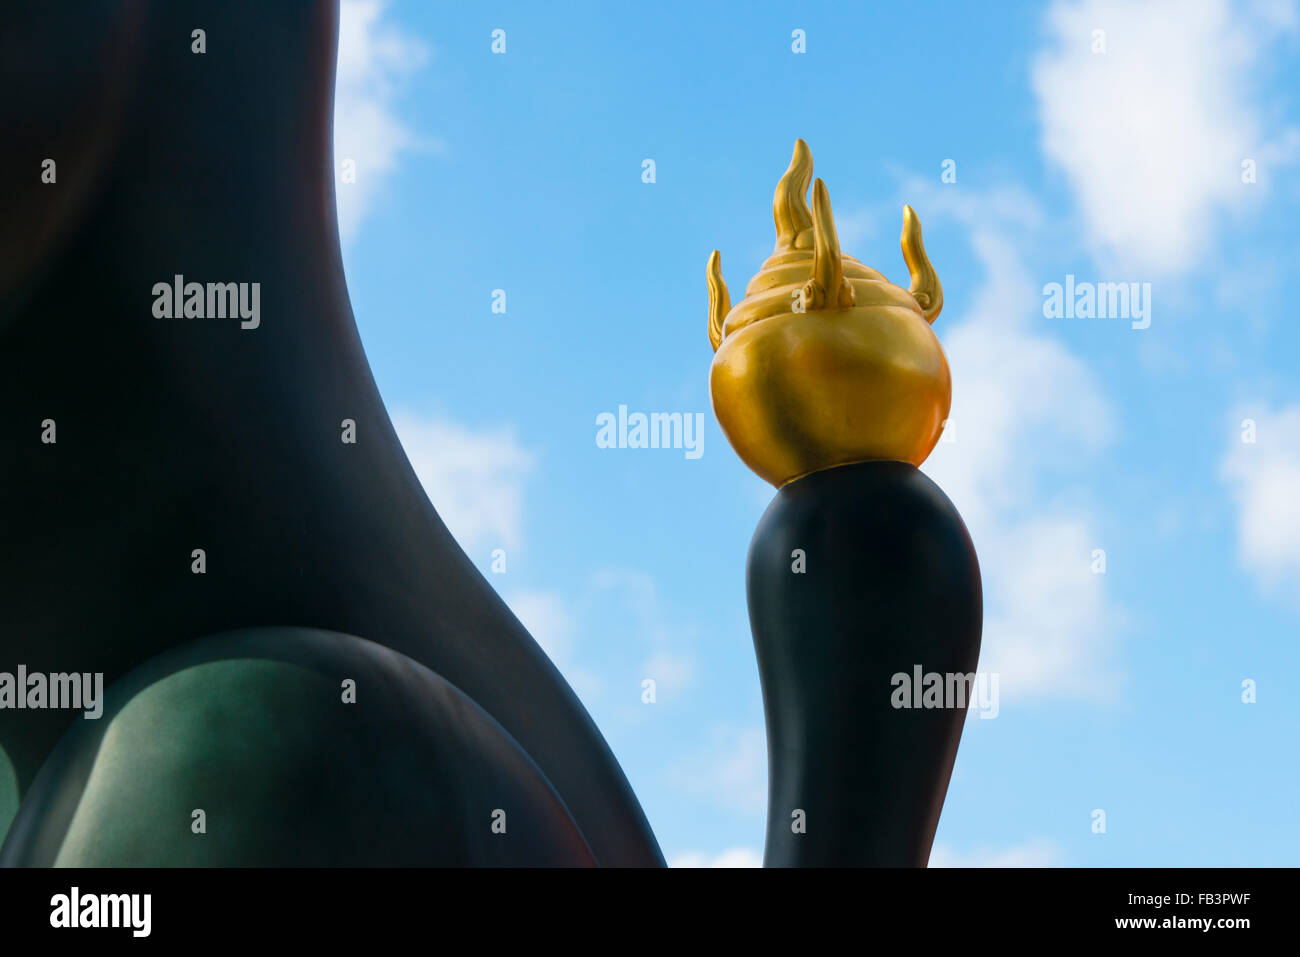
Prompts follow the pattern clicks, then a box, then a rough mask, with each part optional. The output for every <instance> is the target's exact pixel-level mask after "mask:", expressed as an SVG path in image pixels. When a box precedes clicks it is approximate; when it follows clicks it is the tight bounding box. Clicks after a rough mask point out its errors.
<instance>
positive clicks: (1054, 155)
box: [1033, 0, 1296, 273]
mask: <svg viewBox="0 0 1300 957" xmlns="http://www.w3.org/2000/svg"><path fill="white" fill-rule="evenodd" d="M1046 26H1047V32H1048V35H1049V37H1050V43H1049V47H1048V48H1047V49H1045V50H1043V51H1042V52H1041V53H1040V54H1039V56H1038V58H1037V59H1036V61H1035V64H1034V70H1033V87H1034V91H1035V93H1036V94H1037V97H1038V112H1039V119H1040V123H1041V125H1042V148H1043V151H1044V153H1045V154H1046V156H1047V157H1048V158H1049V159H1050V160H1052V161H1054V162H1055V163H1057V164H1058V165H1059V166H1060V167H1061V168H1062V169H1063V170H1064V171H1065V174H1066V176H1067V178H1068V180H1069V182H1070V184H1071V186H1072V187H1073V189H1074V192H1075V195H1076V199H1077V202H1078V206H1079V209H1080V212H1081V214H1082V218H1083V223H1084V229H1085V233H1086V238H1087V240H1088V241H1089V244H1090V245H1091V246H1092V248H1093V250H1094V252H1095V253H1096V254H1097V255H1098V256H1099V258H1100V259H1102V260H1103V261H1108V260H1109V261H1110V262H1108V264H1107V268H1115V266H1116V264H1115V262H1114V261H1115V260H1118V265H1119V267H1120V268H1134V269H1138V270H1149V271H1151V272H1154V273H1172V272H1177V271H1181V270H1186V269H1189V268H1191V267H1192V266H1193V265H1195V263H1196V262H1197V260H1198V259H1199V258H1200V257H1201V256H1202V255H1203V254H1204V253H1205V252H1206V251H1207V249H1209V248H1210V247H1211V244H1212V241H1213V233H1214V227H1215V224H1216V219H1217V217H1218V215H1219V214H1220V213H1222V212H1224V211H1226V210H1229V209H1232V208H1234V207H1238V206H1240V204H1241V203H1242V201H1243V198H1253V197H1251V196H1247V194H1244V193H1243V190H1245V189H1252V190H1255V191H1259V190H1261V189H1262V188H1263V186H1264V185H1265V184H1266V180H1267V177H1268V173H1269V170H1268V167H1269V166H1270V165H1271V164H1278V165H1280V164H1283V163H1285V162H1288V161H1290V159H1291V158H1293V157H1294V151H1295V142H1296V141H1295V138H1294V131H1278V132H1276V133H1273V134H1272V135H1274V136H1276V137H1277V138H1276V139H1275V140H1273V141H1268V140H1267V139H1265V136H1266V135H1268V134H1266V133H1265V132H1264V131H1265V130H1268V129H1269V127H1270V122H1269V121H1271V119H1272V115H1271V114H1270V113H1268V112H1267V111H1266V109H1265V107H1264V105H1262V104H1260V103H1258V102H1257V101H1256V99H1255V96H1254V95H1253V80H1254V74H1255V70H1256V69H1257V66H1256V64H1257V62H1258V61H1259V60H1260V59H1262V57H1263V55H1264V54H1265V53H1266V52H1267V45H1268V44H1269V43H1270V41H1271V38H1272V37H1273V36H1275V35H1276V34H1277V33H1279V32H1282V31H1287V30H1291V29H1294V28H1295V9H1294V6H1293V5H1292V4H1253V5H1238V6H1236V7H1232V6H1230V5H1229V4H1228V3H1226V2H1223V0H1198V2H1195V3H1187V2H1185V0H1142V2H1133V0H1086V2H1082V3H1065V2H1057V3H1055V4H1054V5H1053V6H1052V8H1051V10H1050V11H1049V13H1048V14H1047V18H1046ZM1094 30H1103V31H1105V52H1104V53H1094V52H1093V50H1092V46H1093V43H1094V36H1093V31H1094ZM1288 154H1289V155H1288ZM1246 158H1253V159H1255V160H1256V161H1257V162H1258V163H1259V164H1260V172H1259V176H1260V180H1259V183H1258V184H1256V185H1255V186H1251V187H1246V186H1244V185H1243V184H1242V182H1241V178H1240V174H1241V163H1242V161H1243V160H1244V159H1246Z"/></svg>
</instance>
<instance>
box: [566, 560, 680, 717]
mask: <svg viewBox="0 0 1300 957" xmlns="http://www.w3.org/2000/svg"><path fill="white" fill-rule="evenodd" d="M591 587H592V588H593V589H594V590H595V591H596V592H606V593H610V594H612V595H614V596H615V597H616V598H617V599H618V600H619V601H620V603H621V606H622V607H621V611H622V613H623V616H624V618H625V619H626V622H625V624H624V625H623V629H624V634H625V635H626V636H627V637H628V639H629V640H630V639H631V638H632V637H636V638H637V639H639V640H640V641H642V642H644V643H645V644H646V645H648V646H649V648H650V649H651V650H650V654H649V656H648V657H647V658H646V659H645V660H644V661H643V662H642V663H641V670H640V674H639V675H638V682H639V681H640V680H641V679H642V678H653V679H654V681H655V700H656V702H657V703H659V704H667V703H669V702H671V701H672V700H673V699H674V698H676V697H677V696H678V695H680V694H681V693H682V692H683V691H685V690H686V689H687V688H689V687H690V686H691V684H692V683H693V682H694V681H695V671H696V659H695V656H694V655H693V654H692V653H690V652H689V651H686V650H683V648H682V647H681V646H682V644H683V642H684V641H689V640H690V639H691V638H693V637H694V632H695V629H694V628H691V627H689V626H684V625H681V624H678V623H675V622H673V621H671V620H670V616H669V615H668V614H667V613H666V608H667V606H666V604H665V602H664V601H663V599H662V598H661V597H660V594H659V586H658V585H657V584H656V582H655V579H654V578H653V577H652V576H650V575H647V574H646V573H645V572H641V571H637V570H635V569H626V568H602V569H599V570H598V571H596V572H595V574H593V575H592V577H591Z"/></svg>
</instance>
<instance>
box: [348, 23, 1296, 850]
mask: <svg viewBox="0 0 1300 957" xmlns="http://www.w3.org/2000/svg"><path fill="white" fill-rule="evenodd" d="M343 7H344V14H343V25H342V37H341V44H340V46H341V50H340V71H339V89H338V98H337V107H336V127H337V129H336V163H342V161H343V160H345V159H351V160H353V161H354V162H355V167H356V181H355V182H340V183H339V185H338V192H339V203H340V219H341V226H342V231H343V234H344V237H345V239H344V248H345V263H346V267H347V273H348V282H349V288H350V290H351V295H352V302H353V306H354V309H355V312H356V315H357V322H358V325H359V327H360V329H361V334H362V337H363V339H364V342H365V346H366V350H367V353H368V355H369V357H370V362H371V365H372V367H373V369H374V372H375V376H376V379H377V380H378V383H379V387H380V390H381V392H382V393H383V396H384V399H385V402H386V403H387V405H388V407H389V410H390V412H391V413H392V414H393V416H394V419H395V421H396V422H397V424H398V428H399V432H400V433H401V435H402V437H403V441H404V444H405V445H406V447H407V451H408V454H409V455H410V457H411V459H412V462H413V463H414V465H415V466H416V469H417V471H418V472H419V474H420V476H421V479H422V481H423V482H424V484H425V487H426V488H427V489H428V490H429V493H430V497H431V499H432V500H433V503H434V505H435V506H437V507H438V509H439V511H440V512H441V514H442V515H443V517H444V519H445V520H446V521H447V523H448V525H449V526H450V527H451V529H452V531H453V532H454V533H455V534H456V535H457V538H458V539H459V540H460V541H461V543H462V545H463V546H464V547H465V548H466V550H467V552H468V553H469V554H470V555H471V556H472V557H473V558H474V560H475V561H476V562H477V563H478V565H479V567H480V568H482V569H483V571H484V573H485V574H486V575H487V577H488V578H489V580H490V581H491V582H492V583H493V585H494V586H495V587H496V588H497V589H498V591H499V592H500V593H501V594H502V595H503V596H504V597H505V598H506V600H507V601H508V602H510V604H511V606H512V607H513V608H514V609H515V610H516V613H517V614H519V616H520V617H521V618H522V620H523V621H524V622H525V623H526V624H527V625H528V626H529V627H530V629H532V631H533V633H534V635H535V636H536V637H537V638H538V639H539V641H541V643H542V644H543V646H544V647H545V648H546V649H547V651H548V653H549V654H551V656H552V658H553V659H554V660H555V661H556V663H557V664H558V665H559V667H560V668H561V670H562V671H563V672H564V673H565V675H566V676H567V677H568V678H569V680H570V682H571V683H572V684H573V685H574V687H575V689H576V690H577V691H578V693H579V694H580V695H581V697H582V699H583V701H584V702H585V703H586V705H587V707H588V709H589V710H590V712H591V714H592V716H593V717H594V718H595V720H596V722H597V723H598V724H599V726H600V727H601V729H602V730H603V732H604V733H605V736H606V738H607V739H608V740H609V742H610V744H611V746H612V747H613V748H614V751H615V753H616V754H617V756H618V758H619V760H620V762H621V763H622V765H623V768H624V770H625V771H626V773H627V775H628V777H629V779H630V780H631V782H632V785H633V787H634V789H635V790H636V792H637V794H638V795H639V796H640V798H641V801H642V804H643V806H644V807H645V810H646V813H647V815H648V816H649V818H650V822H651V824H652V826H653V827H654V829H655V832H656V834H657V835H658V837H659V840H660V842H661V844H662V846H663V849H664V852H665V854H666V855H667V856H668V858H669V860H670V861H671V862H674V863H679V864H688V863H693V864H710V863H712V864H745V863H753V862H754V861H756V860H757V858H758V856H759V855H760V854H761V850H762V845H763V832H764V804H765V799H766V754H765V744H764V735H763V715H762V701H761V696H760V691H759V684H758V674H757V669H756V666H755V663H754V655H753V650H752V646H751V643H750V638H749V631H748V621H747V616H746V611H745V595H744V567H745V553H746V549H747V547H748V544H749V539H750V536H751V535H752V533H753V530H754V527H755V525H756V523H757V521H758V518H759V516H760V515H761V513H762V510H763V509H764V507H765V506H766V504H767V502H768V501H769V500H770V498H771V496H772V490H771V489H770V487H768V486H766V485H765V484H764V483H763V482H761V481H760V480H759V479H757V478H756V477H754V476H753V475H752V474H751V473H750V472H748V470H747V469H746V468H745V467H744V466H743V465H742V464H741V463H740V461H739V460H738V459H737V458H736V456H735V455H734V453H733V452H732V451H731V450H730V448H729V447H728V446H727V444H726V442H725V440H724V439H723V437H722V435H721V433H720V432H719V431H718V428H717V424H716V421H715V420H714V418H713V415H712V412H711V409H710V405H709V396H708V369H709V363H710V361H711V358H712V352H711V349H710V348H709V344H708V337H707V331H706V326H707V314H706V304H707V295H706V289H705V282H704V267H705V263H706V260H707V258H708V255H709V253H710V251H711V250H713V249H714V248H717V249H720V250H721V251H722V265H723V271H724V274H725V276H726V278H727V281H728V283H729V284H730V286H731V288H732V290H733V294H734V295H735V296H736V297H737V299H738V298H739V294H740V290H741V289H743V286H744V284H745V282H747V281H748V279H749V277H750V276H751V275H752V274H753V273H754V272H755V271H756V269H757V267H758V265H759V263H760V262H761V261H762V260H763V258H765V257H766V255H767V254H768V253H769V252H770V251H771V247H772V244H773V242H774V238H775V235H774V231H773V225H772V219H771V196H772V190H773V188H774V187H775V185H776V181H777V179H778V178H779V176H780V174H781V173H782V172H783V171H784V169H785V167H786V164H787V163H788V161H789V158H790V151H791V148H792V146H793V143H794V140H795V138H796V137H804V138H805V139H806V140H807V141H808V143H809V144H810V146H811V147H812V152H813V157H814V161H815V172H816V175H818V176H821V177H822V178H824V179H825V181H826V183H827V186H828V187H829V190H830V195H831V199H832V202H833V204H834V209H835V217H836V223H837V225H838V227H839V232H840V240H841V244H842V246H843V248H844V250H845V252H847V253H850V254H852V255H854V256H856V257H857V258H859V259H861V260H863V261H864V262H866V263H867V264H869V265H871V266H874V267H875V268H877V269H879V270H881V271H882V272H884V273H885V274H886V276H888V277H889V278H890V279H892V280H893V281H895V282H898V283H900V284H902V285H904V286H905V285H906V284H907V282H906V280H907V277H906V270H905V268H904V266H903V262H902V257H901V254H900V252H899V248H898V235H899V231H900V229H901V225H902V205H903V203H905V202H906V203H910V204H911V205H912V206H913V207H914V208H915V209H916V211H917V213H918V214H919V216H920V218H921V220H922V222H923V223H924V226H925V237H926V246H927V249H928V251H929V254H930V257H931V259H932V260H933V262H934V263H935V266H936V268H937V270H938V272H939V275H940V278H941V279H942V281H943V284H944V291H945V299H946V304H945V307H944V312H943V314H942V316H941V317H940V318H939V319H938V320H937V322H936V323H935V331H936V333H938V335H939V338H940V340H941V342H942V343H943V345H944V349H945V351H946V352H947V355H948V359H949V363H950V365H951V367H952V371H953V407H952V415H951V421H952V425H953V428H952V429H951V434H950V435H949V436H946V437H945V440H944V441H942V442H941V443H940V445H939V446H938V448H937V449H936V451H935V453H934V454H933V455H932V456H931V458H930V460H929V461H928V462H927V463H926V465H925V466H924V469H925V471H926V472H927V473H929V474H930V475H931V476H932V477H933V478H934V479H935V480H936V481H938V482H939V483H940V485H941V486H942V487H943V488H944V489H945V491H946V492H947V493H948V494H949V496H950V497H951V498H952V499H953V501H954V502H955V503H956V505H957V506H958V508H959V509H960V510H961V512H962V514H963V516H964V517H965V518H966V520H967V524H968V526H969V527H970V530H971V533H972V536H973V538H974V540H975V544H976V547H977V550H978V551H979V554H980V559H981V565H982V569H983V576H984V583H985V603H986V611H985V629H984V646H983V653H982V656H981V669H982V670H987V671H995V672H997V673H998V674H999V675H1000V682H999V688H1000V696H1001V701H1000V708H999V713H998V716H997V717H996V718H995V719H992V720H984V719H980V718H978V717H975V718H972V719H971V720H970V721H969V722H968V724H967V726H966V731H965V735H964V738H963V742H962V747H961V751H960V753H959V755H958V758H957V767H956V771H955V773H954V777H953V782H952V786H951V789H950V791H949V794H948V800H947V804H946V806H945V808H944V813H943V818H942V821H941V823H940V826H939V833H938V836H937V840H936V849H935V853H934V858H933V863H935V864H957V865H960V864H984V863H996V864H1066V865H1085V866H1086V865H1195V864H1206V865H1294V864H1295V863H1296V862H1297V857H1298V856H1300V854H1298V852H1300V822H1297V820H1296V818H1295V815H1294V814H1293V813H1292V809H1293V803H1294V799H1295V797H1296V794H1297V785H1300V773H1298V772H1297V769H1296V757H1295V754H1296V751H1295V741H1296V740H1297V737H1298V736H1300V716H1298V714H1300V713H1298V711H1297V708H1296V707H1295V705H1296V701H1297V691H1300V655H1298V654H1297V651H1296V640H1295V639H1296V634H1297V629H1298V628H1300V598H1298V597H1297V596H1298V595H1300V587H1298V586H1300V497H1298V496H1297V494H1296V489H1297V488H1298V487H1300V375H1297V372H1298V370H1300V360H1298V359H1297V357H1298V356H1300V331H1298V330H1297V322H1296V316H1295V312H1296V308H1295V305H1294V304H1295V303H1296V302H1298V301H1300V279H1298V278H1297V276H1296V274H1295V268H1294V267H1295V265H1296V263H1297V262H1300V232H1298V231H1297V227H1296V222H1297V217H1298V215H1300V185H1298V183H1300V179H1298V174H1300V103H1298V102H1297V99H1298V97H1300V59H1298V58H1297V53H1298V52H1300V11H1297V7H1296V4H1295V3H1269V2H1258V3H1244V2H1243V3H1236V4H1227V3H1218V2H1210V0H1205V2H1200V0H1198V2H1192V3H1177V2H1153V0H1141V2H1135V3H1123V4H1121V3H1110V2H1101V0H1089V2H1082V3H1074V2H1069V3H1066V2H1057V3H1050V4H1027V3H1026V4H1013V3H1007V4H1000V5H998V6H997V9H996V12H991V11H990V9H989V8H987V7H983V6H979V5H970V4H959V3H933V4H887V5H881V4H873V5H870V6H868V5H860V6H859V5H831V4H816V3H798V4H795V3H744V4H740V3H734V4H721V3H717V4H714V3H710V4H699V3H677V2H669V3H662V4H649V5H639V6H633V5H626V4H575V3H559V4H547V5H537V4H475V5H472V7H471V6H467V5H457V4H443V3H437V4H426V3H416V2H391V3H382V2H379V0H344V4H343ZM497 29H500V30H503V31H505V53H504V54H494V53H493V52H492V50H491V45H492V32H493V31H494V30H497ZM796 29H798V30H803V31H804V34H805V36H806V52H804V53H795V52H793V50H792V42H793V41H792V32H793V31H794V30H796ZM1096 31H1101V33H1100V34H1098V33H1097V32H1096ZM646 159H652V160H653V161H654V164H655V178H654V182H653V183H647V182H644V181H643V177H642V171H643V161H644V160H646ZM945 160H952V161H953V162H954V163H955V169H956V182H951V183H945V182H942V181H941V171H942V168H943V164H944V162H945ZM1243 164H1246V165H1245V166H1244V167H1243ZM1248 173H1253V175H1248ZM1252 179H1253V181H1251V182H1247V181H1244V180H1252ZM1067 274H1068V275H1073V276H1075V277H1076V279H1077V280H1078V281H1081V282H1082V281H1088V282H1137V283H1150V289H1151V299H1150V303H1151V323H1150V326H1149V327H1148V328H1145V329H1135V328H1133V324H1132V323H1131V322H1130V321H1129V320H1128V319H1126V318H1104V319H1101V318H1091V319H1084V318H1074V319H1057V318H1046V317H1045V315H1044V311H1043V299H1044V296H1043V287H1044V286H1045V285H1046V284H1048V283H1053V282H1058V283H1064V282H1065V277H1066V276H1067ZM494 290H504V292H505V303H506V309H505V312H504V314H502V313H499V312H498V313H494V312H493V311H492V303H493V291H494ZM619 405H626V406H628V408H629V409H630V410H633V411H643V412H683V413H695V412H703V413H705V433H704V438H703V453H704V454H703V455H702V456H701V457H700V458H698V459H693V460H692V459H688V458H687V457H686V456H685V455H684V453H683V451H682V450H671V449H658V450H641V449H601V448H598V447H597V445H596V442H595V434H596V417H597V415H599V414H600V413H602V412H617V409H618V407H619ZM1243 437H1247V438H1253V441H1243ZM497 548H501V549H504V550H505V553H506V571H505V573H504V574H497V573H493V572H492V570H491V565H492V557H491V556H492V551H493V549H497ZM1099 549H1100V550H1103V551H1104V553H1105V571H1104V573H1103V574H1099V573H1097V572H1096V570H1095V569H1096V567H1097V561H1096V558H1095V553H1096V550H1099ZM646 677H651V678H654V679H655V680H656V682H657V690H658V700H657V701H656V702H655V703H654V704H652V705H647V704H643V703H642V701H641V682H642V680H643V679H644V678H646ZM1247 679H1249V680H1252V681H1254V682H1255V687H1256V697H1257V699H1256V701H1255V702H1254V703H1250V704H1247V703H1244V702H1243V701H1242V682H1243V681H1245V680H1247ZM1097 809H1101V810H1103V811H1104V812H1105V815H1106V831H1105V833H1104V834H1098V833H1094V830H1093V821H1094V813H1093V812H1094V811H1095V810H1097Z"/></svg>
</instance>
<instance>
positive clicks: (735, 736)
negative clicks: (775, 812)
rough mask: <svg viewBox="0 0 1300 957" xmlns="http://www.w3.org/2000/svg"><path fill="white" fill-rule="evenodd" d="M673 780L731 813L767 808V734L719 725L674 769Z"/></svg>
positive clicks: (758, 812)
mask: <svg viewBox="0 0 1300 957" xmlns="http://www.w3.org/2000/svg"><path fill="white" fill-rule="evenodd" d="M668 777H669V781H670V783H671V784H672V785H673V786H674V787H675V788H676V789H677V790H679V791H682V792H683V793H686V794H690V795H692V796H694V797H698V798H703V799H705V800H707V801H709V802H710V803H711V804H713V805H714V806H715V807H717V808H719V809H721V810H723V811H727V812H729V813H731V814H748V815H751V816H759V815H762V814H763V813H764V812H765V811H766V809H767V735H766V733H765V732H764V730H763V729H762V728H754V727H736V726H732V725H725V724H719V725H715V726H713V727H712V728H710V729H709V734H708V739H707V741H706V743H705V744H704V745H703V747H701V748H700V749H699V750H697V751H695V752H694V753H692V754H690V755H689V756H687V757H686V758H685V759H684V760H682V761H681V762H680V763H678V764H677V765H676V766H674V767H673V768H671V769H670V770H669V773H668Z"/></svg>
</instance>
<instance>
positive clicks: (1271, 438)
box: [1221, 405, 1300, 592]
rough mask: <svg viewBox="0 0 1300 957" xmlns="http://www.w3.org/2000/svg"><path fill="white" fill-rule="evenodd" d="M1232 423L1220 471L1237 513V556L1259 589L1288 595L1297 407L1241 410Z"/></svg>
mask: <svg viewBox="0 0 1300 957" xmlns="http://www.w3.org/2000/svg"><path fill="white" fill-rule="evenodd" d="M1238 418H1239V419H1240V420H1241V422H1242V425H1241V427H1240V428H1241V431H1240V432H1234V434H1233V435H1232V438H1231V439H1230V441H1229V444H1228V448H1227V451H1226V452H1225V454H1224V457H1223V463H1222V469H1221V475H1222V477H1223V478H1224V480H1225V481H1227V483H1228V484H1229V486H1230V487H1231V489H1232V493H1233V499H1234V501H1235V503H1236V507H1237V550H1238V555H1239V556H1240V559H1241V562H1242V564H1243V565H1244V566H1245V567H1246V568H1247V569H1248V570H1249V571H1250V572H1251V573H1252V574H1254V575H1255V576H1256V578H1257V579H1258V581H1259V582H1260V584H1261V585H1263V586H1264V587H1265V588H1268V589H1274V588H1278V587H1280V586H1289V587H1288V589H1287V590H1288V591H1292V592H1293V591H1294V590H1295V589H1296V587H1297V586H1300V496H1298V495H1297V491H1298V490H1300V405H1290V406H1286V407H1284V408H1281V409H1270V408H1263V409H1259V410H1255V411H1251V410H1243V411H1242V413H1241V414H1240V416H1238ZM1247 420H1249V422H1247ZM1243 439H1251V440H1253V441H1243Z"/></svg>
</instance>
